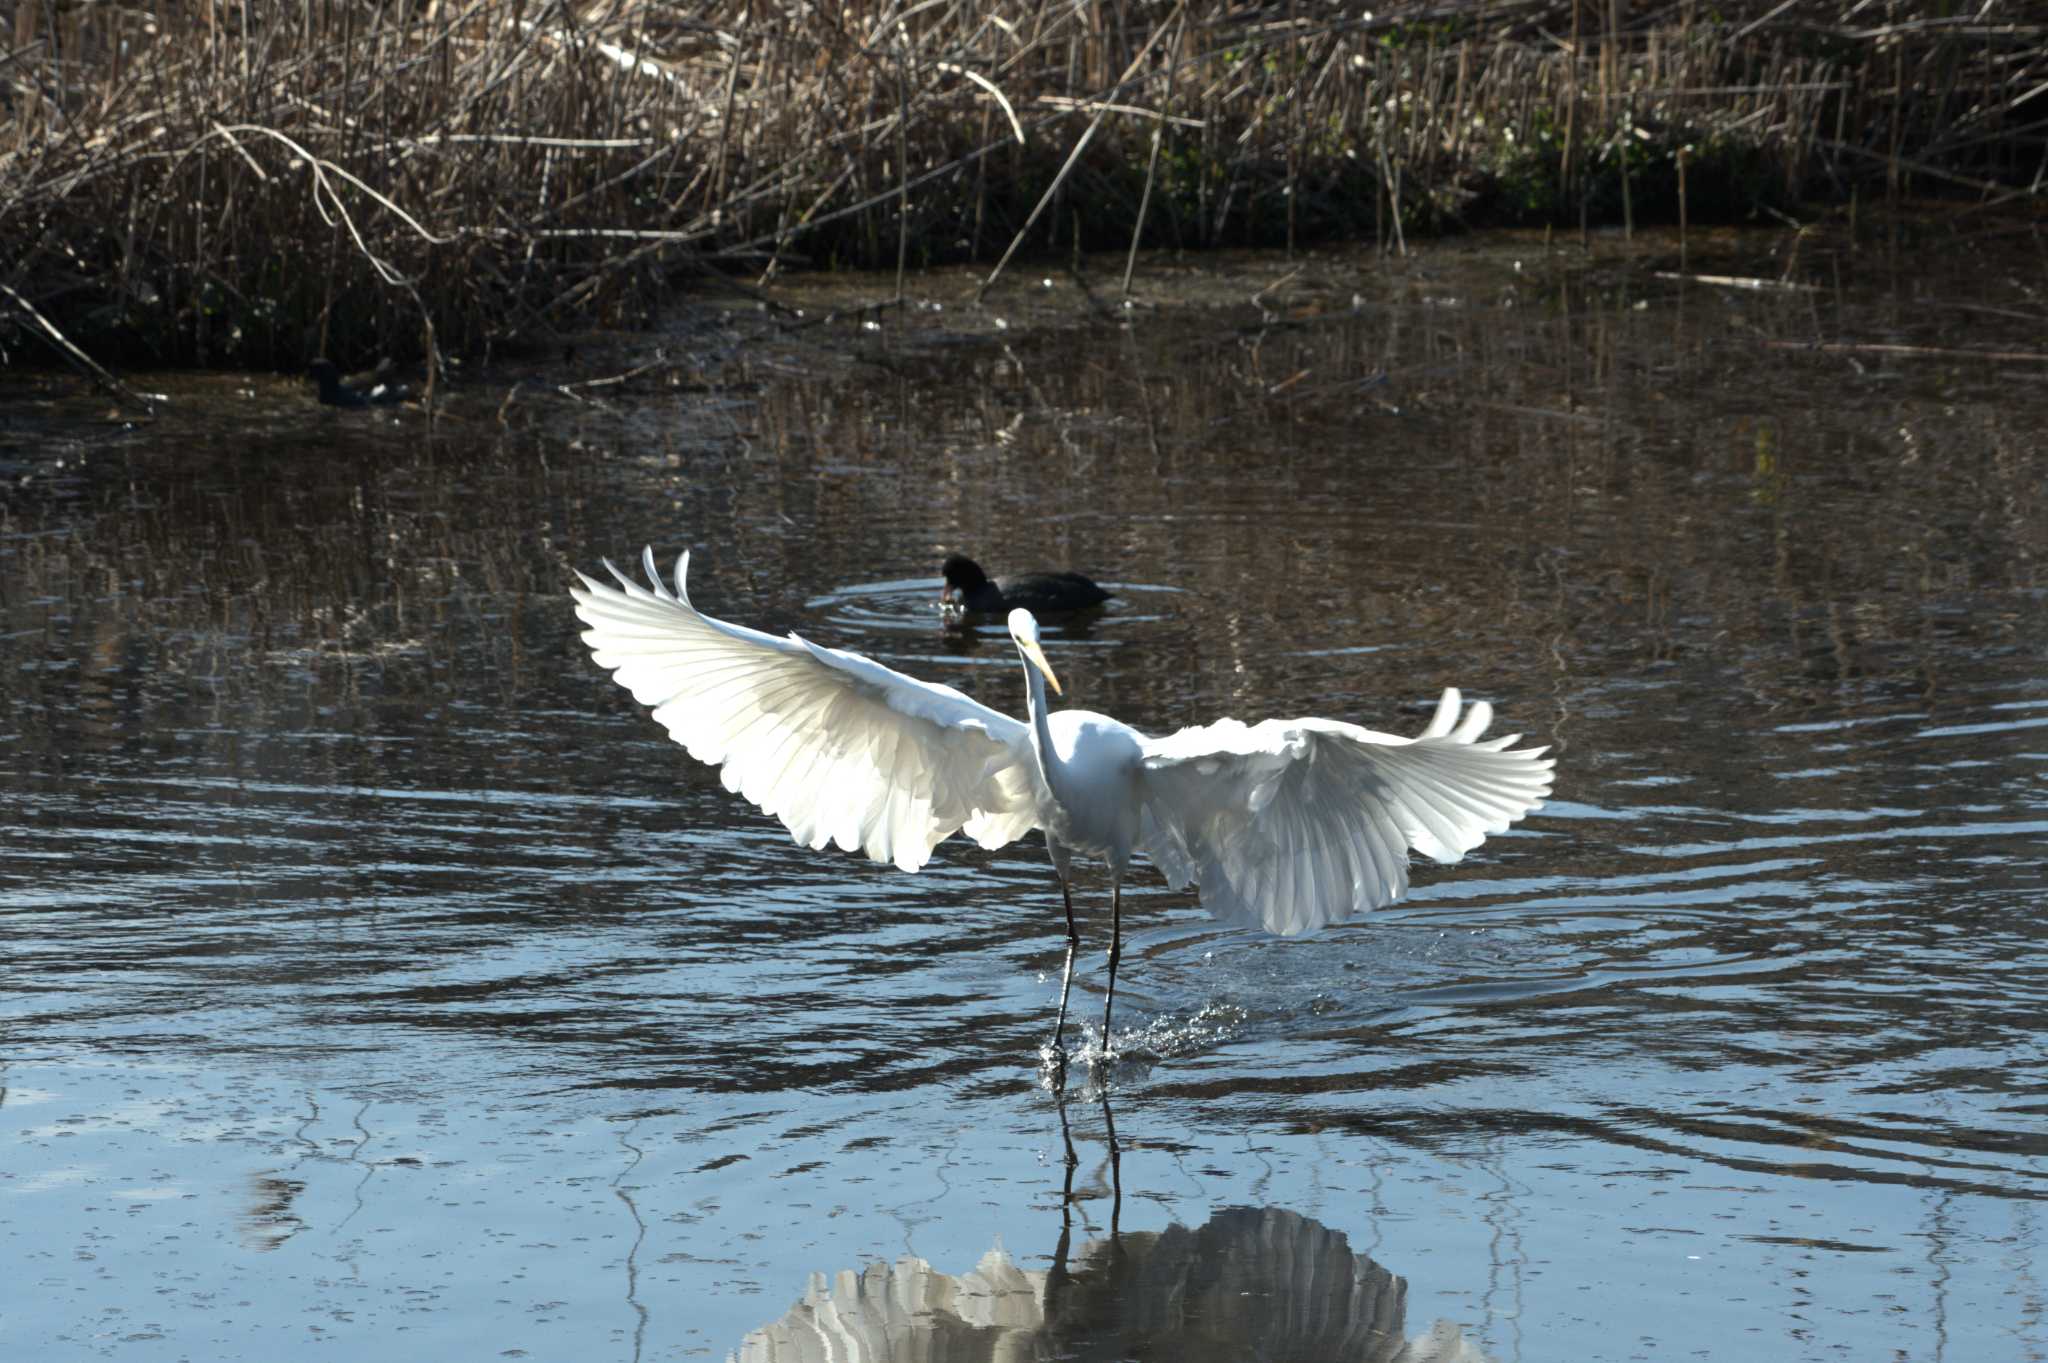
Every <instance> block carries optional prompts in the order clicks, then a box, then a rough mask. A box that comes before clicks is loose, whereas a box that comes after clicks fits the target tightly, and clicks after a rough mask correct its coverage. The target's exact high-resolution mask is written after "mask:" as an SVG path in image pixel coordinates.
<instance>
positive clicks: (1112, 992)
mask: <svg viewBox="0 0 2048 1363" xmlns="http://www.w3.org/2000/svg"><path fill="white" fill-rule="evenodd" d="M1123 955H1124V882H1123V877H1122V876H1115V877H1112V878H1111V880H1110V882H1109V989H1108V991H1107V992H1106V993H1105V994H1104V995H1103V997H1102V1058H1103V1059H1105V1060H1107V1059H1108V1058H1109V1010H1110V1008H1111V1007H1112V1006H1113V1005H1114V1004H1115V1003H1116V963H1117V962H1118V961H1120V960H1122V959H1123ZM1072 956H1073V952H1072V948H1069V949H1068V959H1070V960H1071V959H1072Z"/></svg>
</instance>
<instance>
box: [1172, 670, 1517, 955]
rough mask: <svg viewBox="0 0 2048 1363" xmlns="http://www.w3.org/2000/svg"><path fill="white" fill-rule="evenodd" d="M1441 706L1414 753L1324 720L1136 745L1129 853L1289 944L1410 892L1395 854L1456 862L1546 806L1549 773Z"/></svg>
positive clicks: (1401, 743)
mask: <svg viewBox="0 0 2048 1363" xmlns="http://www.w3.org/2000/svg"><path fill="white" fill-rule="evenodd" d="M1459 708H1460V703H1459V696H1458V692H1457V690H1456V689H1455V688H1452V689H1450V690H1447V691H1445V692H1444V694H1443V699H1442V700H1441V701H1439V702H1438V704H1437V710H1436V714H1435V716H1434V717H1433V718H1432V719H1431V720H1430V722H1429V726H1428V727H1427V728H1426V729H1424V730H1423V732H1422V734H1421V735H1420V736H1419V737H1416V738H1401V737H1397V736H1396V735H1393V734H1382V733H1375V732H1374V731H1372V730H1370V729H1362V728H1360V727H1358V726H1357V725H1355V724H1344V723H1340V722H1338V721H1336V720H1328V719H1297V720H1267V721H1266V722H1264V723H1262V724H1252V725H1248V724H1244V723H1242V722H1240V721H1238V720H1234V719H1226V720H1223V721H1222V722H1220V723H1217V724H1211V725H1208V726H1206V727H1204V728H1199V729H1183V730H1181V731H1180V732H1179V733H1177V734H1174V735H1172V736H1171V737H1168V738H1153V739H1146V740H1145V742H1144V753H1145V756H1144V768H1143V775H1142V776H1141V778H1140V790H1141V792H1142V795H1141V798H1142V801H1143V804H1142V808H1141V810H1140V813H1139V834H1138V846H1139V847H1140V848H1141V849H1142V850H1143V851H1144V853H1145V854H1146V855H1147V856H1149V857H1150V858H1151V859H1152V861H1153V862H1154V864H1156V865H1157V866H1158V867H1159V869H1160V870H1161V871H1162V872H1164V873H1165V875H1166V878H1167V880H1168V882H1169V883H1171V884H1172V885H1173V886H1174V888H1176V889H1178V888H1180V887H1181V886H1183V885H1186V884H1188V883H1190V882H1193V883H1194V884H1196V885H1198V886H1200V887H1201V894H1202V904H1203V907H1205V908H1207V909H1208V910H1209V911H1210V912H1211V913H1213V914H1215V915H1216V916H1217V917H1218V918H1222V919H1225V920H1227V921H1231V922H1238V923H1244V924H1249V925H1255V926H1258V927H1263V928H1265V929H1266V930H1267V931H1268V932H1277V933H1280V934H1282V935H1284V936H1289V937H1292V936H1294V935H1296V934H1298V933H1304V932H1312V931H1314V930H1315V929H1317V928H1320V927H1323V926H1325V925H1326V924H1329V923H1335V922H1338V921H1340V920H1342V919H1344V918H1348V917H1349V916H1350V915H1352V914H1353V913H1357V912H1361V911H1363V910H1366V909H1375V908H1378V907H1380V906H1381V905H1383V904H1390V903H1392V902H1393V901H1394V900H1396V899H1399V898H1400V897H1401V896H1402V895H1404V894H1406V893H1407V892H1408V849H1409V848H1410V847H1413V848H1415V849H1416V850H1417V851H1419V852H1425V853H1427V854H1428V855H1430V856H1431V857H1434V858H1435V859H1436V860H1438V861H1445V862H1450V861H1456V860H1458V859H1459V858H1460V857H1462V856H1464V854H1465V853H1466V852H1468V851H1470V850H1471V849H1472V848H1474V847H1477V846H1478V845H1479V844H1480V843H1481V842H1482V841H1484V840H1485V838H1486V835H1487V834H1488V833H1499V832H1502V831H1504V830H1505V829H1506V828H1507V826H1508V825H1509V824H1511V823H1513V822H1514V821H1515V820H1517V819H1519V818H1521V817H1522V816H1523V815H1525V814H1527V813H1528V812H1529V811H1530V810H1532V809H1535V808H1536V807H1537V806H1538V805H1539V804H1540V803H1541V801H1542V798H1543V797H1544V796H1545V795H1548V794H1549V793H1550V772H1551V768H1552V766H1553V765H1555V764H1554V762H1553V760H1551V759H1548V758H1545V757H1544V756H1543V753H1544V751H1545V749H1543V748H1519V749H1518V748H1514V747H1513V744H1514V743H1515V742H1517V741H1518V740H1519V739H1520V737H1521V735H1519V734H1510V735H1509V736H1507V737H1506V738H1494V739H1487V740H1485V741H1481V740H1480V738H1479V735H1480V734H1481V733H1483V732H1484V731H1485V729H1486V726H1487V724H1488V723H1490V722H1491V721H1492V719H1493V707H1492V706H1490V705H1488V704H1487V703H1486V702H1485V701H1480V702H1478V703H1477V704H1475V705H1474V706H1472V708H1471V709H1470V710H1467V711H1465V713H1464V717H1463V720H1462V722H1461V721H1460V718H1459Z"/></svg>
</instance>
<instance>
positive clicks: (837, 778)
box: [570, 549, 1038, 871]
mask: <svg viewBox="0 0 2048 1363" xmlns="http://www.w3.org/2000/svg"><path fill="white" fill-rule="evenodd" d="M643 562H644V564H645V566H646V569H647V577H648V581H649V583H650V584H651V586H650V587H643V586H641V585H639V584H638V583H636V582H633V581H632V580H631V579H629V578H628V577H627V576H626V575H625V574H624V573H622V572H620V571H619V570H618V569H617V568H615V567H613V566H612V565H611V563H610V562H606V564H605V567H606V568H608V569H610V570H611V574H612V576H613V577H615V578H617V579H618V582H619V585H618V586H617V587H611V586H608V585H606V584H604V583H601V582H598V581H597V580H595V579H594V578H591V577H588V576H586V575H585V574H583V573H578V574H577V576H578V577H580V578H582V579H583V586H582V587H580V588H574V587H572V588H571V589H570V595H571V596H573V597H575V598H576V614H577V615H578V616H579V617H580V618H581V619H582V620H583V623H584V624H586V625H588V626H589V628H588V629H586V630H585V631H584V632H583V640H584V642H585V643H587V644H589V645H590V653H591V657H592V658H594V659H595V660H596V662H597V665H598V666H599V667H603V668H609V669H611V670H612V673H613V676H614V678H615V680H617V681H618V683H619V684H620V685H621V686H623V687H625V688H626V689H627V690H628V691H631V692H632V693H633V697H634V699H636V700H638V701H639V702H640V703H641V704H643V705H647V706H650V707H652V708H653V711H654V717H655V718H656V719H657V720H659V721H661V723H662V725H663V726H664V727H666V728H667V729H668V731H669V735H670V737H672V738H674V739H675V740H676V742H678V743H680V744H682V745H683V746H684V747H685V748H687V749H688V750H689V752H690V755H691V756H692V757H695V758H696V759H697V760H699V761H700V762H708V763H710V764H712V765H713V766H717V767H721V768H723V771H722V773H721V776H722V779H723V780H724V782H725V788H726V789H727V790H731V791H736V792H738V793H739V794H741V795H744V796H746V798H747V799H749V800H751V801H753V802H754V803H755V804H756V805H758V806H760V807H761V808H762V809H764V810H766V811H767V812H768V813H770V814H772V815H774V816H775V817H776V818H778V819H780V820H782V822H783V823H784V824H785V825H786V826H787V827H788V828H789V831H790V832H791V833H792V834H794V835H795V836H796V839H797V841H798V842H801V843H804V844H806V845H807V846H810V847H813V848H820V847H823V846H824V845H825V844H826V843H828V842H833V843H837V844H838V845H839V846H840V847H842V848H844V849H846V850H847V851H849V852H851V851H854V850H855V849H859V850H861V851H864V852H866V853H867V854H868V856H869V857H871V858H872V859H874V860H875V861H881V862H894V863H895V864H896V865H898V866H900V867H902V868H903V869H904V870H906V871H915V870H917V869H918V868H919V867H920V866H923V865H924V864H925V862H926V861H928V860H930V858H931V854H932V849H933V848H934V847H936V846H938V845H939V843H941V842H943V841H944V840H945V839H946V838H947V837H949V836H951V835H952V834H953V833H954V832H955V831H956V830H958V829H961V828H965V829H966V830H967V832H968V834H969V836H971V837H973V838H974V839H975V841H977V842H979V843H980V844H981V845H982V846H984V847H1000V846H1002V845H1003V844H1004V843H1006V842H1010V841H1012V840H1013V839H1016V838H1019V837H1022V836H1023V835H1024V834H1025V833H1027V832H1029V831H1030V830H1031V829H1033V828H1035V827H1037V826H1038V819H1037V809H1036V802H1035V799H1034V797H1033V789H1034V785H1033V771H1034V769H1033V767H1032V760H1033V759H1032V755H1031V740H1030V731H1029V729H1027V728H1026V727H1025V726H1024V725H1023V724H1022V723H1020V722H1018V721H1017V720H1014V719H1012V718H1010V717H1009V716H1008V715H1005V714H1002V713H1000V712H998V711H995V710H991V709H989V708H988V707H987V706H985V705H983V704H981V703H980V702H979V701H976V700H972V699H970V698H969V697H967V696H964V695H962V694H960V692H958V691H955V690H954V689H953V688H952V687H950V686H939V685H937V684H935V683H931V682H921V681H918V680H917V679H916V678H914V677H906V676H904V675H903V674H902V673H900V672H896V671H894V670H892V669H890V668H887V667H884V666H882V665H881V664H880V663H877V662H874V661H872V660H870V659H867V658H863V657H861V656H860V655H859V654H857V653H847V652H843V651H841V650H839V649H834V648H821V647H819V646H818V645H816V644H812V643H810V642H809V641H807V640H805V639H804V638H802V637H801V636H799V635H796V634H791V635H790V636H789V637H788V638H786V639H778V638H776V637H774V636H773V635H770V634H763V633H761V632H760V631H759V630H752V629H747V628H745V627H744V626H741V625H731V624H727V623H726V622H725V621H723V620H714V619H713V618H711V617H710V616H708V615H705V614H703V613H702V612H700V611H698V610H697V609H696V607H694V606H692V605H691V604H690V597H689V593H688V591H687V589H686V587H685V585H684V578H685V576H686V574H687V572H688V568H689V562H690V556H689V555H688V554H684V555H683V556H682V557H681V558H680V559H678V560H677V561H676V575H675V590H674V591H673V592H671V591H669V589H668V588H667V587H666V586H665V585H663V583H662V580H661V574H660V573H659V572H658V571H657V570H656V569H655V565H654V551H653V550H652V549H649V550H647V552H646V553H645V554H644V555H643Z"/></svg>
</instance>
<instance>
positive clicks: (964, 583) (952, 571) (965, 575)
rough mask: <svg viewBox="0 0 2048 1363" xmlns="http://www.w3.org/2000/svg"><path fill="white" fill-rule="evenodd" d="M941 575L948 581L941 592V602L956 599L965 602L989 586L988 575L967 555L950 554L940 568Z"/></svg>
mask: <svg viewBox="0 0 2048 1363" xmlns="http://www.w3.org/2000/svg"><path fill="white" fill-rule="evenodd" d="M939 573H940V575H941V576H943V577H944V578H945V579H946V585H945V587H943V588H942V589H941V590H940V592H939V600H941V601H950V600H952V599H954V598H955V597H957V598H959V599H960V600H962V601H965V600H966V599H967V598H968V597H970V596H972V595H973V594H974V593H976V592H978V591H980V590H981V589H982V588H983V587H985V586H987V585H988V574H987V573H984V572H983V571H982V570H981V565H980V564H979V563H976V562H975V561H974V560H973V559H971V558H969V557H967V555H965V554H948V555H946V561H945V562H944V563H943V564H941V565H940V566H939Z"/></svg>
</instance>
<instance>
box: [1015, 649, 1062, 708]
mask: <svg viewBox="0 0 2048 1363" xmlns="http://www.w3.org/2000/svg"><path fill="white" fill-rule="evenodd" d="M1017 647H1018V648H1019V649H1022V650H1023V653H1024V656H1025V657H1027V658H1029V659H1030V660H1031V665H1032V666H1033V667H1035V668H1037V669H1038V670H1039V671H1040V672H1043V673H1044V674H1045V684H1046V685H1047V686H1050V687H1051V688H1052V693H1053V694H1054V695H1055V696H1063V695H1065V694H1066V692H1064V691H1062V690H1061V689H1060V679H1059V678H1058V677H1055V676H1054V675H1053V674H1052V664H1051V663H1049V662H1047V661H1046V660H1045V650H1044V649H1041V648H1040V647H1039V646H1038V645H1037V644H1033V643H1026V642H1025V641H1023V640H1021V639H1020V640H1018V641H1017Z"/></svg>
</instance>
